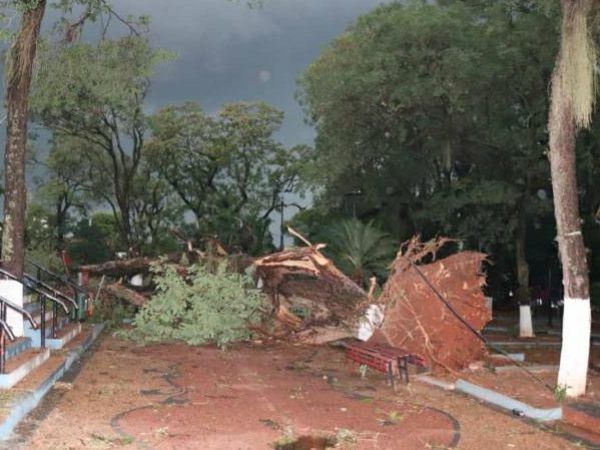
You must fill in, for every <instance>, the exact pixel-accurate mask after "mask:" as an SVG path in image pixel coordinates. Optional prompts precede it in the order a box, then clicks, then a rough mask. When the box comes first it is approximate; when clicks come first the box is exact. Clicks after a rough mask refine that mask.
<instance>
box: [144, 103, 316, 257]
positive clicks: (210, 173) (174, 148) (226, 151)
mask: <svg viewBox="0 0 600 450" xmlns="http://www.w3.org/2000/svg"><path fill="white" fill-rule="evenodd" d="M282 120H283V114H282V113H281V112H280V111H278V110H276V109H274V108H272V107H271V106H268V105H266V104H265V103H261V102H258V103H232V104H227V105H225V106H223V108H222V109H221V111H219V113H218V114H217V115H216V116H211V115H208V114H206V113H205V112H203V111H202V110H201V109H200V107H199V106H198V105H197V104H195V103H191V102H190V103H185V104H184V105H181V106H170V107H167V108H163V109H162V110H160V111H159V112H158V113H156V114H155V115H154V117H153V118H152V121H151V124H152V131H153V138H152V140H151V142H150V143H149V145H148V151H149V155H150V157H149V159H150V161H151V164H152V165H153V167H154V168H155V170H157V171H158V172H159V173H160V175H161V176H162V177H163V178H164V179H165V180H167V181H168V183H169V184H170V185H171V187H172V188H173V189H174V191H175V192H176V193H177V195H178V196H179V197H180V199H181V201H182V202H183V203H184V204H185V206H186V207H187V208H189V209H190V210H191V211H192V212H193V213H194V215H195V216H196V220H197V226H198V229H197V234H198V235H199V236H203V235H214V234H216V235H218V237H219V239H220V240H221V242H223V243H224V244H225V245H228V246H240V247H241V248H242V249H243V250H245V251H246V252H249V253H259V252H261V251H263V250H264V249H265V244H267V243H268V242H269V241H270V236H269V233H268V225H269V221H270V219H269V215H270V213H271V212H272V211H274V210H275V208H276V207H278V206H279V203H280V201H281V200H280V194H281V193H282V192H290V191H296V190H298V188H299V166H300V165H301V164H302V162H303V161H304V157H305V155H306V153H307V149H306V148H305V147H294V148H291V149H288V148H285V147H284V146H283V145H281V144H280V143H279V142H277V141H276V140H275V139H274V137H273V134H274V133H275V132H276V131H277V130H278V129H279V127H280V125H281V122H282Z"/></svg>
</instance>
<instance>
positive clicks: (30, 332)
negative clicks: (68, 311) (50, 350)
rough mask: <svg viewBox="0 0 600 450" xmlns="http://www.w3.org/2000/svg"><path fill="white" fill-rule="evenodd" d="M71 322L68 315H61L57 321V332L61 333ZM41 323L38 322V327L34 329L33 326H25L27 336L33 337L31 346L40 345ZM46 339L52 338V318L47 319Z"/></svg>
mask: <svg viewBox="0 0 600 450" xmlns="http://www.w3.org/2000/svg"><path fill="white" fill-rule="evenodd" d="M68 323H69V318H68V317H59V318H58V323H57V333H58V335H60V331H61V330H62V329H63V328H65V326H67V324H68ZM40 327H41V324H40V323H39V322H38V328H37V329H35V330H34V329H33V328H31V327H25V330H24V331H25V336H26V337H29V338H31V346H32V347H40V345H41V344H40V340H41V331H40ZM45 335H46V341H47V340H48V339H51V338H52V319H50V320H47V321H46V333H45Z"/></svg>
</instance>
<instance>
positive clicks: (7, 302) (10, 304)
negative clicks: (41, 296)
mask: <svg viewBox="0 0 600 450" xmlns="http://www.w3.org/2000/svg"><path fill="white" fill-rule="evenodd" d="M1 303H4V304H5V305H6V306H8V307H9V308H12V309H14V310H15V311H17V312H20V313H21V314H23V315H24V316H25V318H26V319H27V320H28V321H29V323H30V324H31V326H32V327H33V329H34V330H35V329H37V327H38V324H37V322H36V321H35V319H34V318H33V316H32V315H31V313H30V312H29V311H27V310H26V309H24V308H21V307H20V306H18V305H15V304H14V303H13V302H11V301H10V300H8V299H7V298H6V297H3V296H1V295H0V304H1Z"/></svg>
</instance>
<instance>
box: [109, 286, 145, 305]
mask: <svg viewBox="0 0 600 450" xmlns="http://www.w3.org/2000/svg"><path fill="white" fill-rule="evenodd" d="M104 292H105V293H106V294H107V295H110V296H112V297H115V298H117V299H118V300H121V301H124V302H126V303H129V304H131V305H133V306H137V307H138V308H139V307H142V306H144V305H145V304H146V302H147V301H148V297H147V296H146V295H143V294H141V293H140V292H137V291H134V290H133V289H130V288H128V287H127V286H125V285H123V284H121V283H113V284H109V285H107V286H104Z"/></svg>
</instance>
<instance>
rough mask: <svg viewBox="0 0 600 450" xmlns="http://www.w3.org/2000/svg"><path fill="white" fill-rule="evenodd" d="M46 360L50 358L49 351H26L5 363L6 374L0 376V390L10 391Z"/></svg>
mask: <svg viewBox="0 0 600 450" xmlns="http://www.w3.org/2000/svg"><path fill="white" fill-rule="evenodd" d="M48 358H50V349H44V350H38V349H28V350H25V351H24V352H22V353H20V354H19V355H18V356H17V357H15V358H12V359H11V360H9V361H7V362H6V369H5V372H6V373H3V374H0V389H10V388H11V387H13V386H14V385H15V384H17V383H18V382H19V381H21V380H22V379H23V378H25V377H26V376H27V375H28V374H29V373H30V372H31V371H32V370H34V369H35V368H36V367H39V366H40V365H42V364H43V363H44V362H46V361H47V360H48Z"/></svg>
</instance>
